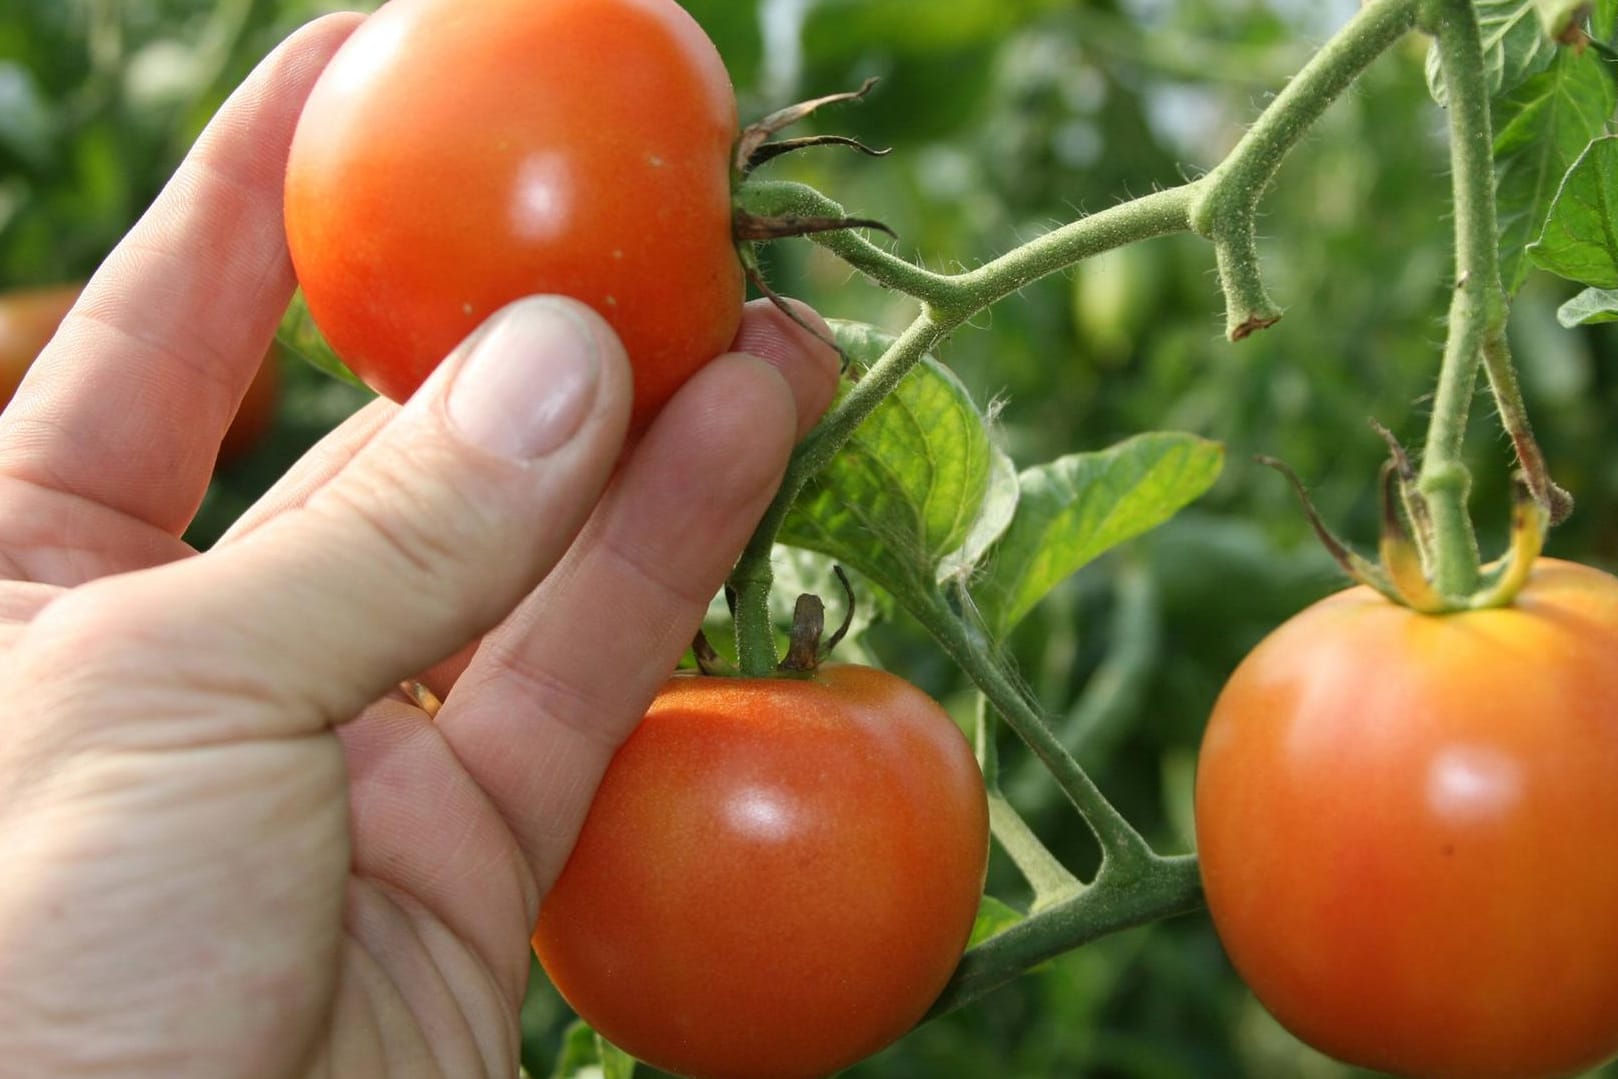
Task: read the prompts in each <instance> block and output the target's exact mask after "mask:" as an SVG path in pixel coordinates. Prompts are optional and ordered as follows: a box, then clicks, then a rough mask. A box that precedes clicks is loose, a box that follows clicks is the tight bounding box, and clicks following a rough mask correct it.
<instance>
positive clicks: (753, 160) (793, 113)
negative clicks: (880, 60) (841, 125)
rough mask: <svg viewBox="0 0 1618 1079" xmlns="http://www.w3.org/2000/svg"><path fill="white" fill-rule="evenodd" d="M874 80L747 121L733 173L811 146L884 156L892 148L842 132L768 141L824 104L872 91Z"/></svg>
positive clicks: (744, 172) (738, 142)
mask: <svg viewBox="0 0 1618 1079" xmlns="http://www.w3.org/2000/svg"><path fill="white" fill-rule="evenodd" d="M876 83H877V80H876V77H875V76H872V77H871V78H868V79H866V80H865V81H864V82H863V83H861V84H860V88H859V89H858V90H849V91H845V92H843V93H839V94H827V95H826V96H825V97H817V98H812V99H810V100H809V101H800V102H798V103H797V104H795V105H788V106H787V107H786V108H784V109H777V110H776V111H775V112H772V113H770V114H769V115H768V116H765V117H764V118H763V119H761V120H755V121H754V122H753V123H751V124H748V125H747V127H746V128H744V129H743V131H742V133H741V136H740V137H739V138H738V139H737V140H736V155H735V158H734V160H733V162H732V165H733V167H734V168H735V170H736V175H737V176H739V177H742V176H746V175H748V174H749V173H751V172H752V171H753V170H754V169H756V168H758V167H759V166H760V165H762V164H764V163H765V162H766V161H769V160H771V159H772V158H776V157H780V156H781V155H782V154H786V153H791V152H792V151H794V150H801V149H804V148H806V147H810V146H826V145H836V146H847V147H849V148H851V149H854V150H858V151H859V152H860V153H863V154H868V155H870V156H871V157H883V156H885V155H886V154H888V153H890V152H891V151H890V150H888V149H882V150H875V149H872V148H871V147H869V146H867V145H865V144H864V143H863V142H860V141H859V140H858V139H851V138H847V137H845V136H842V135H820V136H810V137H808V138H801V139H784V140H782V141H781V142H776V143H771V142H770V139H772V138H774V137H775V136H776V135H779V134H780V133H781V132H783V131H785V130H786V129H787V128H789V127H791V126H792V125H793V124H796V123H798V122H799V121H800V120H803V119H805V118H806V117H808V116H810V115H811V114H812V113H814V112H816V111H818V110H820V109H822V108H824V107H825V106H827V105H837V104H842V103H844V102H848V101H858V100H860V99H861V98H863V97H865V95H867V94H869V93H870V92H871V88H872V87H874V86H875V85H876Z"/></svg>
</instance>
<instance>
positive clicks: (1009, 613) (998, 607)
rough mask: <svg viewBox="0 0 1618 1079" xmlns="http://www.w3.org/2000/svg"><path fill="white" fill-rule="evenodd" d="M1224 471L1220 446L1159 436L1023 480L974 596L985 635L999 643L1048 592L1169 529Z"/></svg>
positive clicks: (1065, 461)
mask: <svg viewBox="0 0 1618 1079" xmlns="http://www.w3.org/2000/svg"><path fill="white" fill-rule="evenodd" d="M1223 466H1224V447H1222V446H1220V445H1219V444H1218V443H1216V442H1209V441H1207V440H1206V439H1202V438H1198V437H1197V436H1195V435H1187V434H1176V433H1172V432H1158V433H1149V434H1144V435H1137V436H1135V437H1134V438H1131V439H1128V440H1126V441H1124V442H1121V443H1119V444H1118V445H1116V446H1113V447H1111V448H1109V449H1105V450H1100V451H1098V452H1095V453H1080V454H1074V455H1072V456H1068V457H1062V458H1058V459H1057V460H1055V461H1052V462H1050V463H1049V464H1044V465H1039V466H1037V467H1035V468H1031V469H1028V470H1027V471H1025V472H1023V474H1022V475H1021V476H1020V477H1019V484H1020V487H1021V496H1020V499H1019V501H1018V503H1017V513H1016V516H1015V517H1013V518H1012V521H1011V526H1010V527H1009V528H1008V529H1006V533H1005V535H1004V536H1002V537H1001V539H1000V542H999V544H997V545H996V546H995V548H994V550H993V551H991V552H990V554H989V558H988V560H987V563H986V566H985V570H984V573H983V576H982V578H981V579H980V580H979V581H978V582H977V585H976V587H975V588H974V590H973V594H974V598H975V599H976V601H977V605H978V608H979V610H980V611H981V612H982V614H983V617H984V622H985V624H986V625H987V626H988V628H989V631H990V633H992V634H993V635H994V636H995V637H996V638H997V639H1003V638H1004V637H1005V635H1006V633H1008V632H1009V631H1010V630H1011V628H1012V627H1013V626H1015V625H1016V624H1017V623H1018V622H1019V621H1021V620H1022V618H1023V616H1024V615H1026V614H1027V613H1028V612H1029V611H1030V610H1032V609H1033V607H1034V605H1035V604H1036V603H1038V602H1039V601H1040V600H1041V599H1043V598H1044V596H1045V594H1046V593H1047V592H1049V591H1050V590H1051V589H1052V588H1055V587H1056V586H1057V585H1058V584H1059V583H1061V582H1062V581H1063V580H1065V579H1066V578H1067V577H1069V576H1070V575H1072V574H1073V573H1075V572H1076V571H1078V570H1079V569H1080V568H1081V567H1083V566H1084V565H1086V564H1087V563H1089V562H1090V561H1091V560H1093V559H1095V558H1096V557H1097V556H1098V555H1100V554H1102V553H1103V552H1105V551H1107V550H1108V549H1110V548H1112V547H1115V546H1117V545H1118V544H1120V543H1123V542H1124V541H1125V540H1128V539H1132V538H1133V537H1135V536H1138V535H1140V534H1141V533H1142V532H1145V531H1147V530H1149V529H1151V528H1154V527H1156V526H1157V525H1159V524H1161V523H1163V522H1164V521H1166V520H1168V519H1169V518H1170V517H1172V516H1173V515H1174V514H1175V513H1176V512H1178V511H1179V510H1180V509H1181V508H1182V507H1184V506H1185V505H1186V504H1188V503H1189V502H1191V501H1192V500H1193V499H1195V498H1197V497H1198V496H1200V495H1201V494H1203V493H1204V492H1205V491H1207V490H1208V488H1209V487H1211V486H1213V483H1214V481H1215V480H1216V479H1218V478H1219V472H1220V469H1221V468H1222V467H1223Z"/></svg>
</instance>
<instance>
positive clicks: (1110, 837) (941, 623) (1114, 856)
mask: <svg viewBox="0 0 1618 1079" xmlns="http://www.w3.org/2000/svg"><path fill="white" fill-rule="evenodd" d="M906 599H907V600H910V601H911V602H907V603H906V607H905V609H906V610H908V611H909V612H910V613H911V614H912V615H913V616H915V618H916V619H917V620H918V621H919V622H921V624H922V626H923V627H924V628H926V630H927V631H928V632H929V633H930V634H932V637H933V639H934V640H935V641H937V642H938V645H939V647H941V648H942V649H943V650H944V651H945V652H946V653H947V654H948V655H949V657H950V659H952V660H954V661H955V664H956V665H957V666H959V667H960V668H961V670H963V671H965V672H966V674H967V676H968V677H969V678H971V679H972V681H973V682H974V683H975V684H976V685H977V687H978V689H979V690H980V691H981V692H982V693H983V695H984V696H985V697H987V698H988V699H989V704H990V706H991V707H993V708H994V710H995V711H996V712H998V713H999V714H1000V717H1001V718H1002V719H1004V720H1005V721H1006V723H1007V725H1008V726H1010V727H1011V729H1012V730H1013V731H1014V732H1016V734H1017V737H1019V738H1021V739H1022V740H1023V742H1024V743H1026V744H1027V746H1028V748H1029V749H1031V750H1032V751H1033V753H1034V755H1035V756H1036V757H1038V758H1039V760H1040V762H1041V763H1042V764H1044V765H1045V768H1046V770H1048V771H1049V772H1050V773H1051V776H1052V778H1053V779H1055V781H1056V785H1057V786H1058V787H1060V788H1061V789H1062V792H1063V793H1064V794H1066V795H1067V797H1068V800H1069V801H1070V802H1072V803H1073V806H1074V808H1075V809H1077V810H1078V811H1079V815H1080V816H1082V817H1083V818H1084V821H1085V823H1086V824H1088V825H1089V826H1090V830H1091V831H1092V832H1094V833H1095V836H1096V839H1097V840H1098V841H1099V842H1100V843H1101V850H1102V854H1103V859H1104V862H1103V864H1111V863H1118V864H1121V865H1126V866H1132V865H1136V864H1145V863H1147V862H1151V861H1153V860H1154V859H1155V858H1156V855H1155V854H1153V853H1152V849H1151V847H1150V846H1149V845H1148V844H1147V842H1146V840H1145V839H1143V838H1141V835H1140V833H1139V832H1137V831H1135V829H1134V827H1133V826H1132V825H1131V824H1130V823H1129V821H1128V820H1127V819H1125V817H1124V815H1123V814H1122V813H1120V812H1118V810H1117V808H1116V807H1115V806H1114V805H1113V804H1112V803H1111V802H1109V801H1107V798H1106V795H1104V794H1102V793H1101V788H1099V787H1097V786H1096V785H1095V781H1094V780H1092V779H1091V778H1090V776H1089V775H1088V774H1087V773H1086V772H1085V771H1084V769H1083V768H1081V767H1080V766H1079V762H1078V761H1076V760H1074V759H1073V755H1072V754H1071V753H1069V752H1068V751H1067V747H1065V746H1064V745H1062V740H1061V739H1060V738H1058V737H1057V736H1056V732H1055V731H1053V730H1052V729H1051V727H1050V724H1048V723H1046V722H1045V718H1044V717H1043V716H1041V715H1040V714H1039V711H1038V710H1037V709H1036V708H1035V707H1034V706H1033V705H1032V704H1030V703H1029V701H1028V698H1027V697H1025V696H1024V695H1023V693H1022V691H1021V690H1020V689H1019V688H1018V686H1017V683H1016V681H1015V679H1013V678H1012V676H1011V675H1010V674H1009V673H1008V672H1007V671H1006V670H1005V668H1004V667H1003V666H1002V665H1001V663H1000V661H999V659H998V658H997V657H998V653H997V652H996V651H995V650H994V649H993V648H992V647H991V646H990V645H989V644H988V642H986V641H984V640H982V639H981V636H980V635H978V634H976V633H974V631H973V630H972V629H971V628H970V627H969V626H968V625H967V624H966V623H965V622H964V621H962V619H961V618H960V617H958V616H957V615H956V613H955V612H954V611H953V610H952V609H951V608H950V605H949V603H948V602H946V601H945V599H944V597H943V595H942V594H941V593H939V591H938V590H937V589H936V588H935V589H932V590H931V591H930V592H929V594H928V596H927V601H926V602H922V601H921V597H906Z"/></svg>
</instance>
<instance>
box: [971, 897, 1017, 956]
mask: <svg viewBox="0 0 1618 1079" xmlns="http://www.w3.org/2000/svg"><path fill="white" fill-rule="evenodd" d="M1022 920H1023V916H1022V913H1021V912H1020V911H1018V910H1017V909H1016V908H1014V907H1011V906H1009V905H1008V904H1005V903H1002V902H1000V900H998V899H996V898H995V897H994V896H992V895H985V896H984V897H983V898H982V899H981V900H979V901H978V916H977V920H976V921H974V922H973V923H972V936H971V938H970V939H968V940H967V942H966V946H967V947H968V948H975V947H977V946H978V945H979V944H982V943H983V942H984V941H986V940H988V939H989V938H990V937H996V936H999V935H1000V934H1001V933H1004V932H1005V931H1006V930H1007V929H1010V928H1011V927H1012V926H1014V925H1016V924H1017V923H1018V922H1020V921H1022Z"/></svg>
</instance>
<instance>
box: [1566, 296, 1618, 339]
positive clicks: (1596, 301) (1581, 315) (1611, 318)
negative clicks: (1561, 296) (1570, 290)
mask: <svg viewBox="0 0 1618 1079" xmlns="http://www.w3.org/2000/svg"><path fill="white" fill-rule="evenodd" d="M1556 321H1558V322H1560V323H1561V324H1562V325H1564V326H1566V327H1567V328H1568V329H1572V328H1573V327H1575V326H1592V325H1594V324H1595V323H1597V322H1618V291H1614V290H1612V289H1600V288H1587V289H1585V290H1584V291H1583V292H1581V293H1579V294H1578V295H1577V296H1575V297H1573V298H1572V299H1571V300H1569V301H1568V302H1567V303H1565V304H1563V305H1562V306H1561V307H1559V308H1557V310H1556Z"/></svg>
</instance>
